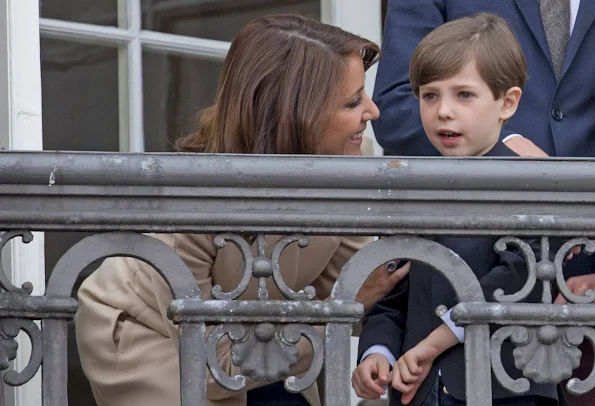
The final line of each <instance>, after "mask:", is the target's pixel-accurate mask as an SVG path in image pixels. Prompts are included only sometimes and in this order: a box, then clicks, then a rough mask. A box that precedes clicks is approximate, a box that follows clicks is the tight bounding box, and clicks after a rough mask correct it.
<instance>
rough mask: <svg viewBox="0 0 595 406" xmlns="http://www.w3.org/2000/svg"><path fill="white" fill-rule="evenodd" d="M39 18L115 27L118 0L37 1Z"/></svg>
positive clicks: (116, 23)
mask: <svg viewBox="0 0 595 406" xmlns="http://www.w3.org/2000/svg"><path fill="white" fill-rule="evenodd" d="M127 1H128V0H127ZM39 16H40V17H41V18H53V19H56V20H64V21H71V22H77V23H87V24H96V25H111V26H117V25H118V0H39Z"/></svg>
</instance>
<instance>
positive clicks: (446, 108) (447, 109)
mask: <svg viewBox="0 0 595 406" xmlns="http://www.w3.org/2000/svg"><path fill="white" fill-rule="evenodd" d="M438 118H440V119H441V120H448V119H452V118H453V111H452V108H451V105H450V103H448V102H445V101H443V102H441V103H440V106H439V107H438Z"/></svg>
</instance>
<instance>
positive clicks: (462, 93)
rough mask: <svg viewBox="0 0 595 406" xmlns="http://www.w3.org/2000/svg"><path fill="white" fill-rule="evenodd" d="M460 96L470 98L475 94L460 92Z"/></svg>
mask: <svg viewBox="0 0 595 406" xmlns="http://www.w3.org/2000/svg"><path fill="white" fill-rule="evenodd" d="M459 97H460V98H461V99H469V98H471V97H473V94H472V93H470V92H460V93H459Z"/></svg>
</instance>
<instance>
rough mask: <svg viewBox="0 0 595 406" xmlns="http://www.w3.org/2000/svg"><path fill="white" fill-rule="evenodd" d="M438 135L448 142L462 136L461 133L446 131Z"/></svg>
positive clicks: (439, 132)
mask: <svg viewBox="0 0 595 406" xmlns="http://www.w3.org/2000/svg"><path fill="white" fill-rule="evenodd" d="M438 135H439V136H441V137H444V138H446V139H447V140H454V139H455V138H457V137H460V136H461V134H460V133H456V132H454V131H444V130H440V131H438Z"/></svg>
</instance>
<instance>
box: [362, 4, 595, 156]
mask: <svg viewBox="0 0 595 406" xmlns="http://www.w3.org/2000/svg"><path fill="white" fill-rule="evenodd" d="M481 11H485V12H492V13H495V14H497V15H499V16H501V17H503V18H504V19H505V20H507V21H508V23H509V24H510V26H511V27H512V29H513V31H514V32H515V34H516V36H517V37H518V39H519V42H520V44H521V47H522V49H523V51H524V53H525V56H526V58H527V67H528V74H529V80H528V81H527V84H526V86H525V87H524V89H523V96H522V98H521V101H520V105H519V108H518V110H517V112H516V114H515V115H514V116H513V117H512V119H511V120H510V122H509V123H508V125H507V127H506V131H505V132H504V133H505V134H504V135H507V134H510V133H519V134H522V135H523V136H525V137H526V138H529V139H531V140H532V141H533V142H534V143H535V144H537V145H538V146H539V147H541V149H543V150H544V151H545V152H546V153H548V154H549V155H551V156H559V157H595V62H594V59H593V58H594V56H595V23H594V21H595V1H593V0H581V2H580V7H579V10H578V15H577V18H576V22H575V25H574V29H573V31H572V36H571V37H570V41H569V43H568V48H567V51H566V58H565V61H564V65H563V67H562V72H561V78H560V82H559V83H557V82H556V77H555V74H554V70H553V67H552V64H551V62H550V54H549V48H548V44H547V40H546V37H545V32H544V29H543V24H542V22H541V16H540V13H539V4H538V0H414V1H412V0H389V1H388V13H387V18H386V23H385V27H384V39H383V44H382V50H383V54H384V55H383V58H382V59H381V61H380V64H379V67H378V74H377V77H376V86H375V89H374V101H375V102H376V104H377V105H378V107H379V109H380V118H379V119H378V120H376V121H374V122H373V127H374V132H375V135H376V138H377V140H378V142H379V143H380V145H381V146H382V147H383V148H384V149H385V150H386V151H387V152H386V154H387V155H389V154H390V155H405V156H413V155H438V152H437V151H436V149H435V148H434V147H433V146H432V145H431V144H430V142H429V141H428V140H427V138H426V136H425V134H424V131H423V128H422V126H421V120H420V117H419V102H418V101H417V99H416V98H415V97H414V95H413V94H412V92H411V88H410V86H409V62H410V60H411V55H412V54H413V50H414V49H415V47H416V46H417V45H418V44H419V42H420V41H421V39H422V38H423V37H424V36H425V35H426V34H428V33H429V32H430V31H432V30H433V29H434V28H436V27H438V26H439V25H441V24H443V23H444V22H446V21H450V20H454V19H456V18H459V17H463V16H468V15H471V14H475V13H477V12H481Z"/></svg>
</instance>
